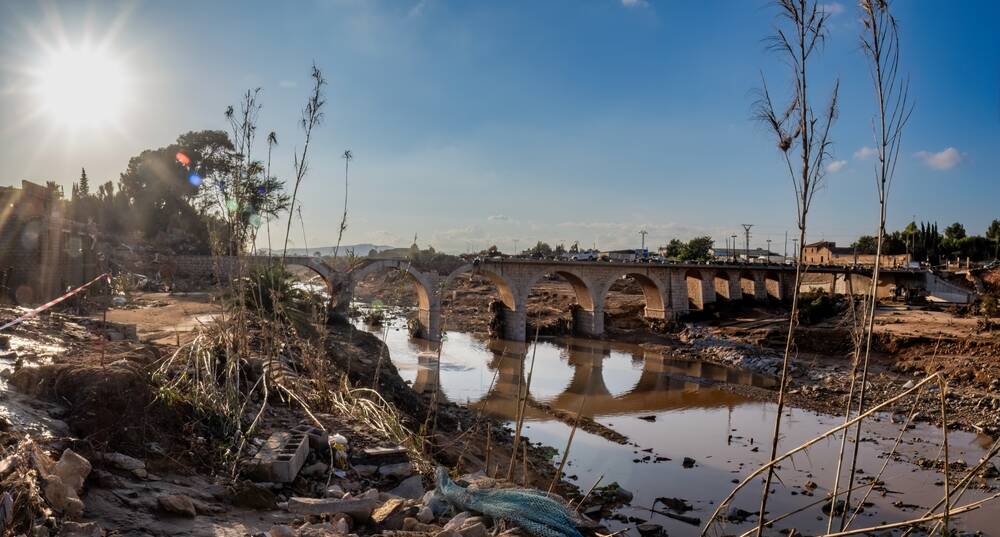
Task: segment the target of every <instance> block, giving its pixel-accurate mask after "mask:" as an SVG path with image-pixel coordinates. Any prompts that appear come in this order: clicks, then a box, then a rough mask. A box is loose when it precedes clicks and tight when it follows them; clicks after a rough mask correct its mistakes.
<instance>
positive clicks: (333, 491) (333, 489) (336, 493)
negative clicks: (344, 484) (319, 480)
mask: <svg viewBox="0 0 1000 537" xmlns="http://www.w3.org/2000/svg"><path fill="white" fill-rule="evenodd" d="M323 494H324V495H325V496H326V497H327V498H337V499H340V498H343V497H344V494H345V493H344V489H343V488H341V486H340V485H330V486H329V487H326V491H324V493H323Z"/></svg>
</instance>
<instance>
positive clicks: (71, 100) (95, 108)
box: [34, 45, 129, 129]
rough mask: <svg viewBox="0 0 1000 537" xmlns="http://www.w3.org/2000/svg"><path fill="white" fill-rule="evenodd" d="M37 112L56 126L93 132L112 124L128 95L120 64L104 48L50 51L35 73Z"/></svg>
mask: <svg viewBox="0 0 1000 537" xmlns="http://www.w3.org/2000/svg"><path fill="white" fill-rule="evenodd" d="M35 78H36V80H35V91H34V93H35V94H36V96H37V97H38V100H39V106H40V107H41V110H42V111H43V112H44V113H45V114H46V115H48V116H49V117H50V118H52V119H53V120H54V121H55V122H56V123H58V124H60V125H62V126H67V127H74V128H85V129H93V128H99V127H102V126H106V125H108V124H110V123H114V122H116V121H117V120H118V118H119V117H120V114H121V112H122V110H123V107H124V103H125V102H126V99H127V98H128V96H129V91H128V86H129V80H128V77H127V76H126V72H125V68H124V66H123V65H122V63H121V62H120V61H119V60H118V59H117V58H115V57H114V56H113V55H112V54H110V53H109V51H108V50H107V49H105V48H98V47H93V46H90V45H82V46H78V47H70V46H63V47H61V48H59V49H55V50H51V51H49V52H48V53H47V55H46V57H45V58H44V59H43V60H42V62H41V64H40V65H39V66H38V67H37V70H36V71H35Z"/></svg>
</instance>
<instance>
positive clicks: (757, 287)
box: [753, 272, 767, 302]
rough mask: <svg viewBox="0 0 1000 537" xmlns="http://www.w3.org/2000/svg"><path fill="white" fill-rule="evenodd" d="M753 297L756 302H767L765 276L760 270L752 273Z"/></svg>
mask: <svg viewBox="0 0 1000 537" xmlns="http://www.w3.org/2000/svg"><path fill="white" fill-rule="evenodd" d="M753 298H754V300H756V301H757V302H767V278H765V277H764V274H763V273H762V272H754V273H753Z"/></svg>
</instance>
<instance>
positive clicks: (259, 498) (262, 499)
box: [232, 481, 277, 511]
mask: <svg viewBox="0 0 1000 537" xmlns="http://www.w3.org/2000/svg"><path fill="white" fill-rule="evenodd" d="M232 502H233V505H237V506H239V507H246V508H248V509H258V510H261V511H267V510H270V509H274V508H275V505H276V503H277V498H276V497H275V496H274V492H272V491H271V490H269V489H268V488H266V487H263V486H261V485H258V484H257V483H253V482H251V481H241V482H239V483H237V484H236V486H234V487H233V494H232Z"/></svg>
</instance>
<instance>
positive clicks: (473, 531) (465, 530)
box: [458, 522, 488, 537]
mask: <svg viewBox="0 0 1000 537" xmlns="http://www.w3.org/2000/svg"><path fill="white" fill-rule="evenodd" d="M458 533H460V534H462V537H487V535H488V533H487V532H486V526H484V525H483V523H482V522H476V523H475V524H468V525H465V526H462V529H460V530H458Z"/></svg>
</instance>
